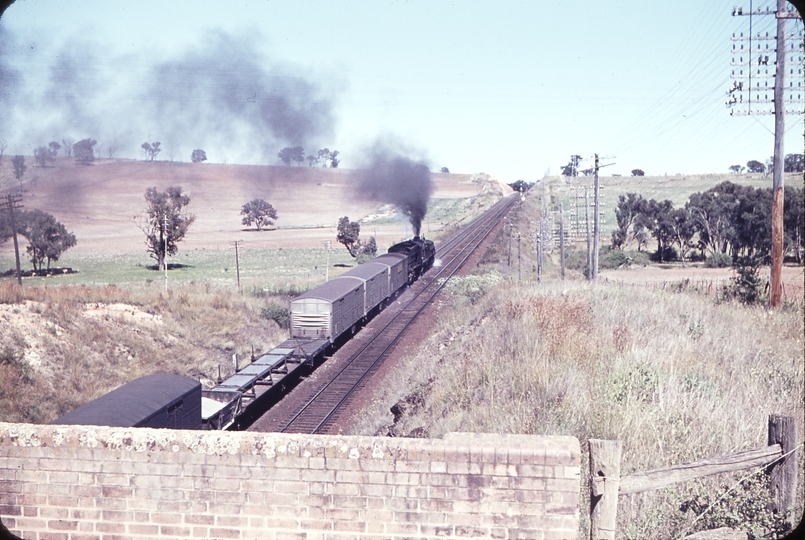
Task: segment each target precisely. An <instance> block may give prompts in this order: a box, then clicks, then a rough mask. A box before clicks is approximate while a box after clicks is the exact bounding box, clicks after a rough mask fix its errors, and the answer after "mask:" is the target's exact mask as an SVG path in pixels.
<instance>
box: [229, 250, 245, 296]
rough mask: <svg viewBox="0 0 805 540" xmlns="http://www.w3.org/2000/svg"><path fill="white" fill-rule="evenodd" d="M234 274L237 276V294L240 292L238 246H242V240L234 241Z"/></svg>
mask: <svg viewBox="0 0 805 540" xmlns="http://www.w3.org/2000/svg"><path fill="white" fill-rule="evenodd" d="M232 243H233V244H235V272H236V273H237V275H238V292H240V257H239V256H238V244H242V243H243V240H235V241H234V242H232Z"/></svg>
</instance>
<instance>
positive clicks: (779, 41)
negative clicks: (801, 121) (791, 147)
mask: <svg viewBox="0 0 805 540" xmlns="http://www.w3.org/2000/svg"><path fill="white" fill-rule="evenodd" d="M772 14H773V15H774V16H775V18H776V19H777V35H776V36H774V38H773V39H776V50H775V53H776V54H775V57H776V58H775V62H774V63H775V71H774V94H773V98H774V99H773V103H774V111H773V114H774V157H773V171H772V209H771V276H770V280H769V281H770V283H769V285H770V287H769V306H770V307H772V308H774V307H779V306H780V305H781V304H782V296H783V282H782V274H783V256H784V253H783V237H784V230H783V209H784V193H785V190H784V186H783V183H784V176H785V157H784V156H785V153H784V152H785V151H784V148H783V146H784V145H783V140H784V138H785V115H786V110H785V104H786V101H785V96H784V92H785V66H786V60H785V55H786V53H788V52H794V51H788V50H787V49H786V46H787V45H786V19H800V20H801V17H800V15H799V13H798V12H797V11H796V10H789V9H788V7H787V5H786V0H777V8H776V10H775V11H771V10H770V9H768V8H765V9H760V10H757V11H755V10H754V8H753V6H752V2H751V1H750V3H749V11H748V12H746V13H744V12H743V9H741V8H735V9H733V11H732V15H733V16H736V15H740V16H744V15H745V16H748V17H749V36H748V37H747V38H745V37H744V36H743V34H741V36H739V37H736V36H735V35H734V34H733V38H732V39H733V41H735V40H738V41H740V40H744V39H749V51H748V56H747V62H744V60H743V56H740V57H739V61H738V62H737V63H736V62H735V61H734V60H733V65H736V66H749V70H748V77H749V85H748V88H747V89H744V87H743V82H733V85H732V88H730V89H729V90H728V91H727V93H728V94H730V95H731V97H730V99H729V100H728V101H727V106H728V107H733V106H734V105H737V104H739V103H743V95H741V96H740V99H738V97H736V95H735V93H736V92H738V93H742V92H744V91H745V90H748V92H749V96H748V97H749V99H748V100H747V103H748V108H747V110H743V111H741V110H732V111H730V115H731V116H748V115H751V114H768V113H769V111H766V110H765V109H759V108H757V107H755V108H754V109H753V108H752V102H753V101H754V102H755V103H768V99H767V96H765V95H764V96H763V98H761V96H760V93H759V92H760V89H759V88H758V87H759V85H760V83H757V84H756V87H755V89H753V88H752V69H755V68H754V66H758V67H760V66H761V65H766V66H768V63H769V57H768V56H758V57H757V59H755V60H753V58H752V17H754V16H756V15H760V16H765V15H772ZM767 36H768V33H767ZM799 38H800V39H801V38H802V36H801V34H800V36H799ZM756 39H759V40H760V39H771V38H769V37H765V38H764V37H761V36H760V34H759V33H758V36H757V38H756ZM759 49H760V45H758V50H759ZM798 52H799V51H798ZM736 53H738V54H741V55H743V45H741V48H740V49H736V48H735V46H734V45H733V54H736ZM758 54H759V53H758ZM800 63H801V59H800ZM766 72H768V70H766ZM792 73H793V72H792ZM758 76H759V77H764V76H763V75H761V74H760V70H759V69H758ZM732 77H733V78H737V79H742V78H744V76H743V70H741V71H740V72H739V74H738V75H735V71H733V74H732ZM800 78H801V76H800ZM753 90H754V91H755V94H754V97H753ZM788 102H789V103H802V97H801V96H800V95H797V97H796V99H795V98H794V96H793V93H792V94H790V95H789V99H788ZM792 113H794V114H802V111H797V110H796V109H794V110H793V111H792Z"/></svg>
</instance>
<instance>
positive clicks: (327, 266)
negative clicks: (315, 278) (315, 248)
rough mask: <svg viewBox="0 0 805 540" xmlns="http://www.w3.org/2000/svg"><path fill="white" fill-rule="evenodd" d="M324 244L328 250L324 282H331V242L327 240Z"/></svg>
mask: <svg viewBox="0 0 805 540" xmlns="http://www.w3.org/2000/svg"><path fill="white" fill-rule="evenodd" d="M322 244H323V245H324V247H325V248H326V249H327V262H326V263H325V264H324V281H330V241H329V240H325V241H323V242H322Z"/></svg>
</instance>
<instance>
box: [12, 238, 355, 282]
mask: <svg viewBox="0 0 805 540" xmlns="http://www.w3.org/2000/svg"><path fill="white" fill-rule="evenodd" d="M239 259H240V263H239V264H240V280H241V287H242V288H243V289H244V290H247V289H249V290H251V289H266V290H267V291H270V292H282V291H281V289H283V288H287V289H288V290H307V289H309V288H311V287H313V286H316V285H318V284H319V283H323V282H324V281H325V263H326V253H325V251H324V249H263V250H248V249H247V250H241V251H240V252H239ZM26 263H27V264H26ZM335 264H350V265H352V264H355V260H354V259H353V258H352V257H351V256H350V255H349V253H347V251H346V249H343V248H342V247H341V246H340V245H338V244H334V245H333V248H331V250H330V265H331V268H330V272H329V275H330V277H333V276H335V275H338V274H340V273H342V272H344V271H345V270H346V269H345V268H338V267H333V265H335ZM153 265H155V261H154V259H151V258H150V257H148V255H147V254H146V253H145V252H127V253H99V252H69V251H68V252H66V253H65V254H64V255H63V256H62V258H61V259H60V260H59V261H58V263H56V264H55V265H54V266H58V267H69V268H72V269H73V270H77V271H78V273H76V274H66V275H58V276H54V277H35V278H26V279H25V280H24V282H23V283H24V284H25V285H34V286H35V285H45V284H47V285H54V284H59V285H79V284H81V285H107V284H122V283H148V284H156V285H163V284H164V282H165V273H164V272H158V271H156V270H153V269H149V267H151V266H153ZM168 265H169V270H168V287H170V286H171V285H172V284H192V283H202V282H203V283H208V284H211V285H214V286H217V287H224V288H227V287H231V288H237V270H236V265H235V252H234V250H192V251H180V252H179V253H178V255H176V256H174V257H170V258H169V259H168ZM170 265H182V266H181V267H178V268H170ZM10 268H14V258H13V254H11V253H8V252H5V253H3V254H2V255H0V269H3V270H5V269H10ZM23 268H28V269H30V262H28V261H26V262H25V263H23ZM13 279H14V278H3V280H7V281H12V280H13Z"/></svg>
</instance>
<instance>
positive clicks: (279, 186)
mask: <svg viewBox="0 0 805 540" xmlns="http://www.w3.org/2000/svg"><path fill="white" fill-rule="evenodd" d="M26 164H27V165H28V170H27V171H26V173H25V176H24V178H23V184H22V189H23V196H24V199H23V204H24V205H25V208H26V209H27V208H38V209H40V210H43V211H45V212H49V213H51V214H53V215H54V216H55V217H56V219H58V220H59V221H60V222H62V223H64V225H65V226H66V227H67V229H68V230H69V231H71V232H73V233H75V235H76V237H77V238H78V245H77V246H76V247H75V248H73V249H74V250H75V251H106V252H110V251H114V252H131V251H138V250H140V249H141V248H142V246H143V243H144V237H143V233H142V232H141V231H140V229H139V228H138V227H137V217H138V216H140V215H141V214H142V212H143V211H144V210H145V199H144V194H145V190H146V189H147V188H149V187H152V186H156V187H157V189H160V190H164V189H165V188H167V187H168V186H181V187H182V188H183V192H184V193H186V194H188V195H189V196H190V199H191V202H190V205H189V206H188V210H189V211H190V212H191V213H193V214H195V216H196V222H195V223H194V224H193V225H192V227H191V228H190V231H189V233H188V234H187V236H186V238H185V241H184V242H183V243H182V244H181V245H180V248H179V249H180V251H182V250H194V249H218V248H226V247H228V246H230V245H231V243H232V242H233V241H235V240H241V239H242V240H244V244H245V245H246V246H248V247H251V248H255V249H263V248H273V249H276V248H280V247H282V248H290V247H295V248H314V247H315V248H318V247H320V246H321V241H323V240H332V239H334V238H335V229H336V224H337V222H338V218H340V217H341V216H345V215H347V216H349V217H350V218H351V219H352V220H357V219H361V218H366V217H368V216H370V215H379V214H382V213H383V208H382V207H383V206H384V205H383V203H382V202H377V201H369V200H365V199H362V198H361V197H360V195H359V194H358V193H357V192H356V190H354V189H353V187H352V186H353V185H354V180H355V179H354V176H353V173H352V171H350V170H346V169H322V168H319V167H274V166H255V165H220V164H213V163H210V164H206V163H204V164H198V163H174V162H169V161H155V162H144V161H134V160H99V161H96V162H95V164H93V165H90V166H79V165H76V164H75V163H74V162H73V160H71V159H69V158H59V159H57V161H56V162H55V164H54V165H53V166H48V167H44V168H39V167H33V159H32V158H30V157H29V158H28V159H27V160H26ZM433 178H434V181H435V187H436V189H435V192H434V194H433V197H434V198H435V199H456V198H466V197H471V196H473V195H476V194H477V193H478V191H479V188H480V185H479V184H478V183H472V182H471V181H470V180H471V175H459V174H440V173H435V174H434V175H433ZM19 187H20V186H19V184H18V183H17V182H16V180H15V179H14V175H13V167H12V165H11V160H10V159H8V158H6V159H3V160H2V162H0V193H6V192H8V191H14V190H17V189H19ZM255 198H261V199H265V200H266V201H268V202H270V203H271V204H272V205H273V206H274V208H276V210H277V213H278V215H279V219H278V220H277V223H276V224H277V226H278V230H277V231H263V232H259V233H258V232H257V231H256V230H245V227H244V226H243V225H242V224H241V221H240V220H241V216H240V210H241V207H242V206H243V205H244V204H245V203H247V202H248V201H250V200H252V199H255ZM391 221H392V222H391V223H388V222H387V223H383V224H381V225H378V226H377V232H378V245H385V244H389V245H390V244H391V243H393V242H395V241H397V239H399V238H401V237H406V236H410V234H411V232H410V226H408V225H407V222H406V221H405V220H402V219H397V220H391ZM426 225H427V224H426ZM367 227H368V225H366V226H365V227H364V234H372V233H373V229H368V228H367ZM433 228H436V226H435V224H434V225H433ZM280 232H282V234H279V233H280ZM8 249H9V247H8V246H7V245H5V246H3V247H1V248H0V250H2V251H4V252H6V251H7V250H8ZM143 251H144V250H143Z"/></svg>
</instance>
